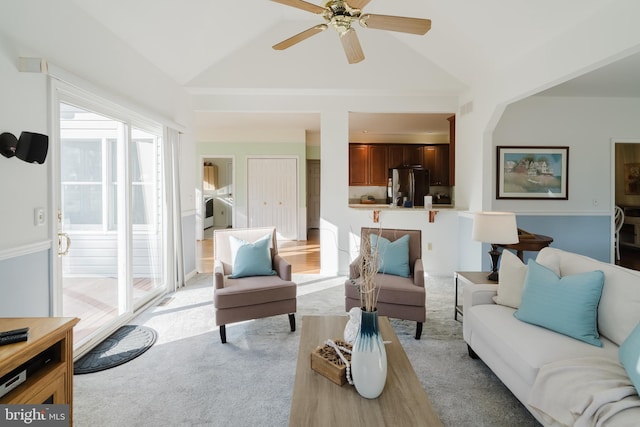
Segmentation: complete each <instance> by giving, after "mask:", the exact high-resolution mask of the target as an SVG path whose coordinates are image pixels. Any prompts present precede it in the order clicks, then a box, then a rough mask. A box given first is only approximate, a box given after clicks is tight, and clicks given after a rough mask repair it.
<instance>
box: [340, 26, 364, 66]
mask: <svg viewBox="0 0 640 427" xmlns="http://www.w3.org/2000/svg"><path fill="white" fill-rule="evenodd" d="M340 41H341V42H342V47H343V48H344V53H345V54H346V55H347V60H348V61H349V64H356V63H358V62H360V61H362V60H363V59H364V52H363V51H362V47H361V46H360V40H359V39H358V34H356V30H354V29H353V28H349V29H348V30H347V31H345V32H344V33H341V34H340Z"/></svg>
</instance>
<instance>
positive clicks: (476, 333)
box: [463, 248, 640, 426]
mask: <svg viewBox="0 0 640 427" xmlns="http://www.w3.org/2000/svg"><path fill="white" fill-rule="evenodd" d="M502 261H503V262H504V255H503V260H502ZM536 261H537V262H538V263H539V264H541V265H544V266H547V267H549V268H550V269H551V270H554V271H555V272H556V273H559V276H560V277H563V276H568V275H575V274H579V273H583V272H589V271H594V270H601V271H602V272H604V285H603V287H602V295H601V297H600V301H599V305H598V308H597V326H598V332H599V334H600V340H601V341H602V343H603V346H602V347H597V346H594V345H591V344H588V343H585V342H582V341H579V340H577V339H574V338H571V337H568V336H565V335H561V334H559V333H557V332H554V331H552V330H550V329H545V328H542V327H540V326H535V325H532V324H530V323H525V322H523V321H520V320H518V319H517V318H516V317H515V316H514V312H515V311H516V308H513V307H509V306H505V305H501V304H497V303H496V302H495V301H496V300H498V298H497V292H498V286H497V285H467V286H465V287H464V289H463V334H464V340H465V342H466V343H467V344H468V346H469V354H470V355H471V356H472V357H476V356H478V357H480V359H482V361H483V362H484V363H485V364H486V365H487V366H488V367H489V368H490V369H491V370H492V371H493V372H494V373H495V374H496V375H497V376H498V377H499V378H500V380H501V381H502V382H503V383H504V384H505V385H506V386H507V387H508V388H509V389H510V390H511V392H512V393H513V394H514V395H515V396H516V397H517V398H518V399H519V400H520V401H521V402H522V403H523V404H524V405H525V407H526V408H527V409H528V410H529V411H530V412H531V413H532V414H533V415H534V416H535V417H536V419H537V420H538V421H540V422H541V423H542V424H543V425H545V426H558V425H572V424H573V423H567V422H566V421H565V422H564V423H563V422H560V421H559V420H558V419H554V418H551V417H550V416H549V415H548V413H545V412H541V410H540V407H534V406H532V405H531V400H532V395H533V394H534V393H538V394H542V395H544V396H543V397H544V399H546V400H548V401H551V403H552V404H553V405H555V406H556V407H560V409H561V410H562V411H564V410H565V407H566V411H567V414H566V416H570V412H569V409H570V408H569V407H570V406H572V405H575V404H576V399H578V396H577V394H580V392H581V391H582V390H586V389H588V388H589V387H591V386H592V385H593V384H596V383H597V381H599V380H601V379H602V378H601V377H602V373H601V372H599V373H596V371H597V370H598V369H599V367H600V366H604V365H609V364H610V365H611V366H612V368H611V369H613V370H616V375H621V376H622V377H625V378H624V380H627V381H628V377H627V376H626V375H625V374H626V373H625V371H624V368H623V367H622V366H621V365H620V364H619V362H618V348H619V346H620V345H621V344H622V343H623V342H624V340H625V338H626V337H627V336H629V334H630V333H631V332H632V330H633V329H634V327H635V326H636V325H637V324H638V323H639V322H640V272H637V271H633V270H628V269H625V268H622V267H619V266H616V265H613V264H609V263H604V262H600V261H597V260H594V259H591V258H588V257H585V256H582V255H578V254H574V253H570V252H566V251H562V250H559V249H555V248H545V249H543V250H542V251H541V252H540V253H539V254H538V256H537V258H536ZM523 267H524V266H523ZM525 268H526V267H525ZM501 270H502V266H501ZM505 276H506V274H505ZM512 276H513V275H509V277H512ZM523 277H524V276H523ZM502 279H503V278H502V277H500V280H501V283H500V285H499V286H500V287H503V286H507V285H508V284H506V283H503V281H502ZM503 289H504V288H503ZM586 358H589V359H586ZM591 358H595V359H591ZM581 360H586V361H589V362H590V363H592V361H593V360H595V361H597V362H598V365H597V366H596V367H594V369H593V370H587V371H586V373H585V371H584V369H583V370H582V371H581V372H579V373H574V375H575V374H577V375H578V376H577V377H575V381H573V380H567V378H569V377H567V378H564V379H561V378H562V377H560V376H557V377H556V380H555V383H554V382H553V381H554V374H551V375H548V376H547V379H549V378H550V381H551V382H550V383H546V384H547V386H546V387H545V384H540V381H541V379H540V378H538V376H539V375H538V374H539V373H540V372H541V369H542V368H543V370H544V371H545V372H547V371H546V369H549V367H551V366H555V365H558V364H560V363H564V364H569V365H574V364H575V365H576V366H577V365H579V363H574V361H581ZM600 362H602V363H600ZM605 362H606V363H605ZM576 369H577V368H576ZM620 370H621V372H622V373H621V374H620ZM592 375H593V378H592V377H591V376H592ZM607 375H608V374H606V375H605V379H607V378H606V377H607ZM541 376H542V375H541ZM598 376H600V378H598ZM540 387H542V389H541V388H540ZM632 390H633V394H634V395H633V396H628V397H626V398H625V400H624V405H623V406H617V407H615V406H614V407H611V406H609V407H608V408H604V407H603V408H602V409H601V410H600V412H597V413H595V414H594V417H595V418H598V417H600V420H601V422H602V420H603V419H606V422H604V423H602V424H598V425H604V426H640V398H638V396H637V391H636V390H635V389H633V386H632ZM592 400H594V399H591V400H590V402H591V401H592ZM620 401H622V399H621V400H620ZM592 404H593V403H592ZM616 404H618V401H617V402H616ZM556 409H557V408H556ZM590 409H593V408H590ZM603 411H609V413H608V414H603V413H602V412H603ZM614 412H615V413H614ZM560 419H561V420H564V419H562V418H560ZM581 421H584V419H582V420H581ZM576 425H578V423H576Z"/></svg>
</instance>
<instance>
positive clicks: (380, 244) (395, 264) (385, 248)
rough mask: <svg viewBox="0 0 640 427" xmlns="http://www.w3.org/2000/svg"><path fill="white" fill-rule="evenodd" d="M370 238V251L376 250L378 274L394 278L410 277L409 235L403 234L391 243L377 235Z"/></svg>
mask: <svg viewBox="0 0 640 427" xmlns="http://www.w3.org/2000/svg"><path fill="white" fill-rule="evenodd" d="M370 236H371V251H372V252H373V251H375V250H376V248H377V250H378V272H379V273H383V274H393V275H394V276H402V277H410V276H411V269H410V268H409V235H408V234H405V235H404V236H402V237H400V238H399V239H397V240H395V241H393V242H391V241H390V240H389V239H386V238H384V237H382V236H380V237H378V235H377V234H370Z"/></svg>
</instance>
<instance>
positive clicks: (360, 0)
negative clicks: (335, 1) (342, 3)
mask: <svg viewBox="0 0 640 427" xmlns="http://www.w3.org/2000/svg"><path fill="white" fill-rule="evenodd" d="M370 1H371V0H347V4H348V5H349V6H350V7H352V8H353V9H362V8H363V7H365V6H366V5H368V4H369V2H370Z"/></svg>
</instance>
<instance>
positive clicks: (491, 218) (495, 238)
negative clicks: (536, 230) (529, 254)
mask: <svg viewBox="0 0 640 427" xmlns="http://www.w3.org/2000/svg"><path fill="white" fill-rule="evenodd" d="M471 237H472V238H473V240H477V241H479V242H484V243H490V244H491V250H490V251H489V255H490V256H491V264H492V265H491V274H489V275H488V276H487V279H489V280H493V281H496V282H497V281H498V259H499V258H500V251H498V245H501V244H502V245H508V244H512V243H518V241H519V239H518V227H517V225H516V215H515V214H514V213H513V212H477V213H476V214H475V216H474V219H473V230H472V232H471Z"/></svg>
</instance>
